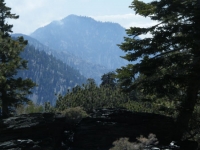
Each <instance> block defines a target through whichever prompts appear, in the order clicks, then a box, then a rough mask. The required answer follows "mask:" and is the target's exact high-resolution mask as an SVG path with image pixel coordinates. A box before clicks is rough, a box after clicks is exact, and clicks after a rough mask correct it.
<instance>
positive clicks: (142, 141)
mask: <svg viewBox="0 0 200 150" xmlns="http://www.w3.org/2000/svg"><path fill="white" fill-rule="evenodd" d="M136 139H137V141H138V142H133V143H131V142H129V139H128V138H126V137H125V138H120V139H119V140H117V141H115V142H113V145H114V147H113V148H111V149H110V150H143V149H144V148H145V147H146V146H149V145H157V144H158V140H157V138H156V135H155V134H152V133H150V134H149V136H148V138H146V137H143V136H142V135H141V136H140V137H138V138H136Z"/></svg>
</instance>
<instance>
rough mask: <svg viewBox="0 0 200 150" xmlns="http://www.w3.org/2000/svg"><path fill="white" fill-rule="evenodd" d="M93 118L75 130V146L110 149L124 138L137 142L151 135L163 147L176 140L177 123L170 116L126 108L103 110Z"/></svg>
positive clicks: (84, 121) (86, 120) (93, 115)
mask: <svg viewBox="0 0 200 150" xmlns="http://www.w3.org/2000/svg"><path fill="white" fill-rule="evenodd" d="M91 116H92V117H91V118H85V119H83V120H82V121H81V122H80V124H79V125H78V126H77V127H76V131H75V134H74V143H73V145H75V146H76V147H79V148H81V147H87V148H88V149H94V148H95V147H96V146H99V148H103V149H109V147H110V146H112V143H113V141H115V140H117V139H119V138H121V137H129V139H130V141H136V137H139V136H140V135H143V136H146V137H147V136H148V135H149V134H150V133H154V134H156V137H157V138H158V140H159V141H160V143H162V144H169V143H170V142H171V141H172V139H173V126H174V121H173V119H172V118H169V117H165V116H161V115H156V114H147V113H132V112H129V111H126V110H123V109H100V110H96V112H94V113H92V114H91Z"/></svg>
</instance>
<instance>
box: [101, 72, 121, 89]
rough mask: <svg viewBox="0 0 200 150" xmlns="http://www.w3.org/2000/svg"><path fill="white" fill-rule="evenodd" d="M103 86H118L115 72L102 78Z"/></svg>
mask: <svg viewBox="0 0 200 150" xmlns="http://www.w3.org/2000/svg"><path fill="white" fill-rule="evenodd" d="M101 81H102V83H101V86H110V87H112V88H114V87H115V86H116V84H117V82H116V78H115V73H114V72H108V73H106V74H104V75H102V76H101Z"/></svg>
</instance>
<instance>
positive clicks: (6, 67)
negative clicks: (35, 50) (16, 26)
mask: <svg viewBox="0 0 200 150" xmlns="http://www.w3.org/2000/svg"><path fill="white" fill-rule="evenodd" d="M10 10H11V8H9V7H6V5H5V3H4V0H0V102H1V107H2V115H3V116H4V117H7V116H9V113H10V111H11V108H13V107H16V106H17V105H18V104H21V103H24V102H27V101H28V99H27V95H28V94H30V93H31V91H30V89H31V88H32V87H34V86H35V84H34V83H33V82H32V81H31V80H30V79H22V78H21V77H18V78H15V75H16V74H17V72H18V71H19V70H24V69H27V61H25V60H23V59H22V58H21V57H20V53H21V52H22V51H23V49H24V47H25V45H26V44H27V41H24V39H23V38H22V37H19V38H18V39H16V40H13V39H11V37H10V35H9V34H10V33H11V32H12V30H11V29H12V27H13V26H12V25H9V24H7V23H6V19H17V18H18V16H16V15H15V14H11V12H10Z"/></svg>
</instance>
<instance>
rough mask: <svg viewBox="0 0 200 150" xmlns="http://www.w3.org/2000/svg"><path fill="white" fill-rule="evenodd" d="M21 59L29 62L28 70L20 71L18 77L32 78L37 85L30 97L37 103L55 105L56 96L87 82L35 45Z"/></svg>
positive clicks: (76, 72) (77, 73)
mask: <svg viewBox="0 0 200 150" xmlns="http://www.w3.org/2000/svg"><path fill="white" fill-rule="evenodd" d="M21 57H22V58H24V59H26V60H27V61H28V64H27V66H28V70H22V71H19V72H18V74H17V76H19V77H22V78H30V79H32V80H33V81H34V82H35V83H36V84H37V87H35V88H34V89H33V90H32V92H33V94H32V95H31V96H30V98H31V99H32V100H33V101H34V102H35V103H38V104H44V103H45V102H50V103H51V104H52V105H54V104H55V101H56V99H57V97H56V95H55V94H65V93H66V92H67V89H70V88H73V87H75V86H76V85H82V84H83V83H85V82H86V78H85V77H83V76H82V75H81V74H80V73H79V72H78V71H77V70H75V69H73V68H71V67H70V66H68V65H66V64H65V63H63V62H62V61H61V60H58V59H56V58H55V57H54V56H52V55H51V54H47V53H46V52H45V51H42V50H37V49H35V47H34V46H33V45H27V46H26V47H25V49H24V52H23V53H22V54H21Z"/></svg>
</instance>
